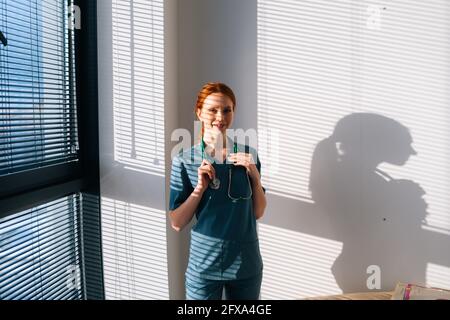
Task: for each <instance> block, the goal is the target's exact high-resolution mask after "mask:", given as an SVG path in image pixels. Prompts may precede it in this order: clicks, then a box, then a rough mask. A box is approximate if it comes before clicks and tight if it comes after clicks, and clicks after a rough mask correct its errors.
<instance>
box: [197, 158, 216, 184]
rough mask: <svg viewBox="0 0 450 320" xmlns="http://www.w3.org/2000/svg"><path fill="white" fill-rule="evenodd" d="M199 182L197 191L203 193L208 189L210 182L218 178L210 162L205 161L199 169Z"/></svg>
mask: <svg viewBox="0 0 450 320" xmlns="http://www.w3.org/2000/svg"><path fill="white" fill-rule="evenodd" d="M197 176H198V182H197V187H196V189H197V190H199V191H201V192H203V191H205V190H206V189H207V188H208V184H209V182H210V181H212V180H214V178H215V177H216V170H215V169H214V167H213V166H212V164H211V163H210V162H208V161H207V160H206V159H203V161H202V163H201V164H200V167H198V169H197Z"/></svg>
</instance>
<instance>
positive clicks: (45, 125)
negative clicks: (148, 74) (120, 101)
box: [0, 0, 103, 300]
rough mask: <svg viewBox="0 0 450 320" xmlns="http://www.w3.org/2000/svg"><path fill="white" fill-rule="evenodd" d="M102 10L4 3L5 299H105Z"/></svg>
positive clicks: (0, 146)
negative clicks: (100, 97)
mask: <svg viewBox="0 0 450 320" xmlns="http://www.w3.org/2000/svg"><path fill="white" fill-rule="evenodd" d="M74 5H77V6H76V7H75V6H74ZM74 8H76V9H77V11H78V12H79V13H81V12H82V14H83V15H84V17H85V18H86V23H85V26H84V29H82V30H76V29H75V28H77V26H78V24H76V23H75V24H72V23H70V22H71V21H70V17H73V13H74V11H72V10H73V9H74ZM78 8H81V9H80V10H78ZM95 16H96V2H95V1H90V0H66V1H60V0H40V1H38V0H15V1H10V0H0V31H1V38H2V39H0V40H1V43H0V208H1V210H0V299H2V300H3V299H26V300H28V299H82V298H87V299H102V298H103V274H102V271H101V270H102V253H101V242H100V219H99V212H100V209H99V206H100V205H99V201H98V193H99V190H98V189H99V187H98V183H99V181H98V169H96V168H97V167H98V124H97V123H98V119H97V88H96V85H97V83H96V81H97V78H96V75H97V68H96V63H97V62H96V61H97V60H96V52H95V50H93V48H96V37H95V35H96V26H95V24H93V23H92V21H93V20H92V19H90V18H91V17H95ZM80 18H81V16H80ZM73 27H75V28H73ZM75 49H76V50H75ZM76 74H83V76H84V78H83V81H80V79H79V78H78V77H77V76H76ZM87 141H89V143H87Z"/></svg>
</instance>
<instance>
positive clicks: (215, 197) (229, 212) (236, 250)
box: [169, 144, 263, 299]
mask: <svg viewBox="0 0 450 320" xmlns="http://www.w3.org/2000/svg"><path fill="white" fill-rule="evenodd" d="M237 148H238V152H247V153H251V154H253V156H254V159H257V160H256V161H257V163H256V166H257V168H258V171H260V170H261V163H260V162H259V158H258V156H257V155H256V152H255V150H254V149H251V148H249V147H247V146H244V145H241V144H238V145H237ZM204 157H205V159H206V160H208V161H209V162H210V163H212V165H213V166H214V169H215V171H216V177H217V178H218V179H219V180H220V187H219V188H218V189H217V190H213V189H211V188H210V187H208V188H207V189H206V190H205V192H204V193H203V197H202V199H201V200H200V203H199V205H198V207H197V211H196V213H195V215H196V218H197V222H196V224H195V225H194V227H193V228H192V230H191V245H190V254H189V263H188V268H187V270H186V292H187V296H188V298H192V299H196V298H198V299H208V298H213V299H215V298H217V297H218V296H217V295H216V294H213V291H214V290H215V291H217V286H216V284H226V285H228V284H229V285H236V286H237V287H239V286H238V285H239V284H245V287H246V288H248V289H247V291H249V292H251V293H249V296H248V297H245V295H244V296H242V297H241V298H243V299H257V298H258V295H259V288H260V285H261V278H262V269H263V263H262V259H261V254H260V250H259V242H258V235H257V232H256V219H255V215H254V212H253V200H252V198H249V199H239V200H236V201H233V200H232V199H231V198H230V197H229V195H228V194H229V193H230V195H231V197H232V198H239V197H242V198H246V197H248V196H249V195H250V194H251V193H250V192H251V190H250V186H249V184H248V181H247V174H246V169H245V168H244V167H242V166H235V165H233V164H230V163H226V162H224V163H222V164H220V163H215V162H214V158H212V157H210V156H209V155H207V154H206V153H205V154H204ZM201 162H202V151H201V146H200V144H197V145H195V146H193V147H192V148H191V149H190V150H187V151H185V152H180V154H178V155H177V156H175V157H174V159H173V162H172V174H171V178H170V205H169V209H170V210H175V209H176V208H178V207H179V206H180V205H181V204H182V203H183V202H184V201H185V200H186V199H187V198H188V197H189V196H190V194H191V193H192V192H193V190H194V188H195V186H196V185H197V179H198V177H197V170H198V167H199V166H200V164H201ZM230 168H231V169H232V178H231V183H230V177H229V174H230V173H229V170H230ZM229 183H230V188H229ZM252 279H254V281H253V282H254V284H253V289H252V288H251V286H252ZM195 288H197V289H198V290H194V289H195ZM205 288H206V289H205ZM225 289H226V287H225ZM239 292H245V290H244V291H242V287H241V289H240V290H239ZM255 294H256V297H255ZM232 296H233V297H238V298H239V297H240V296H239V295H236V294H233V295H232ZM219 299H220V297H219Z"/></svg>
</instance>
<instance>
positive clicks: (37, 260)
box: [0, 194, 83, 300]
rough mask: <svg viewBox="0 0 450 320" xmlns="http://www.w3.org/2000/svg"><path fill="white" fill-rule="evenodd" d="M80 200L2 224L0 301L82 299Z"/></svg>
mask: <svg viewBox="0 0 450 320" xmlns="http://www.w3.org/2000/svg"><path fill="white" fill-rule="evenodd" d="M79 208H80V196H79V195H78V194H74V195H70V196H67V197H64V198H61V199H58V200H55V201H52V202H49V203H46V204H45V205H41V206H39V207H36V208H33V209H29V210H26V211H23V212H19V213H16V214H13V215H10V216H8V217H6V218H3V219H0V248H1V251H0V300H59V299H61V300H72V299H73V300H75V299H81V298H82V295H83V285H82V275H81V269H80V267H79V266H80V265H82V264H81V253H80V252H81V245H80V240H79V233H78V230H79V224H80V214H79V212H80V210H79Z"/></svg>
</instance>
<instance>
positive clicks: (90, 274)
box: [0, 0, 104, 299]
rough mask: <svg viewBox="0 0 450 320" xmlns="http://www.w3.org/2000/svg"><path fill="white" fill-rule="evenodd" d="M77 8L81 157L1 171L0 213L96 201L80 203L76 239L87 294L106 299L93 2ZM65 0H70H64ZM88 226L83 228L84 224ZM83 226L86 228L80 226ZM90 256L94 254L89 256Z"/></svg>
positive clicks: (81, 0)
mask: <svg viewBox="0 0 450 320" xmlns="http://www.w3.org/2000/svg"><path fill="white" fill-rule="evenodd" d="M73 2H74V5H75V6H78V7H79V8H80V14H81V28H80V29H75V32H74V37H75V38H74V43H75V47H76V50H75V57H74V58H75V73H76V75H75V85H76V92H75V97H76V101H77V104H76V109H77V110H76V112H77V120H78V139H79V140H78V142H79V158H78V161H77V162H69V163H64V164H58V165H54V166H48V167H42V168H35V169H30V170H28V171H23V172H17V173H12V174H9V175H5V176H2V177H0V208H1V210H0V218H4V217H7V216H9V215H12V214H14V213H17V212H20V211H23V210H26V209H30V208H34V207H36V206H39V205H41V204H44V203H47V202H50V201H53V200H56V199H58V198H62V197H65V196H67V195H70V194H76V193H83V194H86V195H87V196H88V197H90V198H91V199H94V201H91V200H89V201H87V202H89V203H88V204H86V208H83V205H84V204H83V203H82V204H81V208H82V209H81V210H82V211H83V213H82V221H81V228H82V230H80V231H81V232H80V233H79V234H80V240H81V241H82V243H83V246H82V250H83V252H82V253H81V254H82V256H85V255H87V258H86V259H83V269H84V279H85V284H84V286H85V298H86V299H104V286H103V262H102V245H101V226H100V222H101V220H100V212H101V211H100V200H99V199H100V163H99V130H98V128H99V125H98V82H97V79H98V71H97V21H96V20H97V2H96V1H92V0H74V1H73ZM66 3H67V4H68V3H69V1H68V0H66ZM84 225H85V226H86V227H87V226H88V227H89V228H83V226H84ZM83 229H85V230H87V229H89V230H88V231H84V230H83ZM89 257H95V258H96V260H94V258H92V259H91V258H89Z"/></svg>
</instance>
